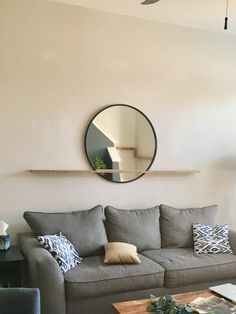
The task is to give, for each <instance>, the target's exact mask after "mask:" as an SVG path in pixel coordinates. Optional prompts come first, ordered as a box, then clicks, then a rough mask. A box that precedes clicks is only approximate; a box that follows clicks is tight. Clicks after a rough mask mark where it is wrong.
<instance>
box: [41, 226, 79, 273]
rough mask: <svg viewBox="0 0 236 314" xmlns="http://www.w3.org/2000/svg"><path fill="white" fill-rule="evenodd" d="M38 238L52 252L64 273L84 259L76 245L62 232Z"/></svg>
mask: <svg viewBox="0 0 236 314" xmlns="http://www.w3.org/2000/svg"><path fill="white" fill-rule="evenodd" d="M37 240H38V241H39V243H40V244H41V245H42V246H43V247H44V248H45V249H47V250H48V251H49V252H50V253H51V254H52V256H53V257H54V258H55V260H56V261H57V262H58V264H59V266H60V268H61V271H62V272H63V273H65V272H66V271H68V270H70V269H71V268H73V267H75V266H76V265H78V264H79V263H80V262H81V260H82V258H81V257H80V256H79V254H78V252H76V250H75V248H74V245H73V244H72V243H71V242H70V241H69V240H68V239H67V238H66V237H65V236H64V235H63V234H62V233H61V232H60V233H57V234H53V235H45V236H38V237H37Z"/></svg>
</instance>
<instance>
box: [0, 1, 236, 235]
mask: <svg viewBox="0 0 236 314" xmlns="http://www.w3.org/2000/svg"><path fill="white" fill-rule="evenodd" d="M0 39H1V40H0V219H1V220H5V221H7V222H8V223H9V224H10V225H11V226H10V229H9V232H10V234H11V236H13V238H14V236H15V235H16V234H17V232H19V231H22V230H25V229H27V227H26V224H25V222H24V220H23V218H22V214H23V212H24V211H25V210H42V211H55V210H59V211H62V210H69V209H86V208H90V207H92V206H93V205H96V204H98V203H101V204H103V205H106V204H111V205H113V206H117V207H123V208H124V207H125V208H137V207H140V208H144V207H148V206H153V205H156V204H159V203H166V204H170V205H173V206H202V205H208V204H212V203H217V204H218V205H219V208H220V213H219V217H218V221H220V222H229V223H230V224H231V225H232V226H233V227H236V219H235V206H236V126H235V117H236V89H235V84H236V63H235V55H236V40H235V37H231V36H227V34H224V35H220V34H215V33H209V32H203V31H197V30H192V29H186V28H181V27H175V26H171V25H167V24H162V23H156V22H150V21H149V22H148V21H144V20H139V19H135V18H129V17H122V16H119V15H112V14H108V13H102V12H96V11H92V10H87V9H82V8H79V7H69V6H65V5H62V4H55V3H48V2H47V1H44V0H35V1H32V0H21V1H14V0H2V1H1V2H0ZM115 103H127V104H130V105H133V106H136V107H137V108H139V109H140V110H142V111H143V112H144V113H145V114H146V115H147V116H148V117H149V118H150V119H151V121H152V123H153V125H154V127H155V129H156V132H157V136H158V143H159V145H158V146H159V147H158V153H157V157H156V160H155V162H154V164H153V167H152V168H153V169H156V168H165V169H176V168H186V169H188V168H196V169H200V170H201V174H198V175H193V176H188V177H178V176H175V177H156V176H150V177H147V176H146V177H142V178H141V179H140V180H138V181H135V182H133V183H128V184H114V183H110V182H107V181H103V179H101V178H100V177H97V176H93V175H91V176H78V175H70V174H68V175H59V174H58V175H35V174H31V173H28V172H27V169H30V168H62V169H64V168H65V169H66V168H80V169H85V168H89V166H88V163H87V161H86V159H85V154H84V148H83V137H84V132H85V129H86V126H87V122H88V121H89V119H90V118H91V117H92V115H93V114H94V113H95V112H96V111H98V110H99V109H101V108H102V107H103V106H106V105H109V104H115Z"/></svg>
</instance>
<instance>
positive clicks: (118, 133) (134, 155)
mask: <svg viewBox="0 0 236 314" xmlns="http://www.w3.org/2000/svg"><path fill="white" fill-rule="evenodd" d="M156 148H157V141H156V134H155V131H154V128H153V126H152V124H151V122H150V121H149V119H148V118H147V117H146V116H145V115H144V114H143V113H142V112H141V111H140V110H138V109H136V108H134V107H132V106H129V105H112V106H109V107H107V108H105V109H103V110H101V111H100V112H99V113H98V114H96V116H95V117H94V118H93V119H92V121H91V122H90V123H89V126H88V128H87V131H86V135H85V150H86V154H87V157H88V160H89V162H90V164H91V165H92V167H93V168H94V169H105V172H104V173H101V174H100V175H101V176H102V177H103V178H104V179H107V180H109V181H112V182H130V181H133V180H136V179H137V178H139V177H140V176H142V175H143V174H144V173H143V171H146V170H148V169H149V168H150V166H151V164H152V162H153V160H154V158H155V154H156ZM109 169H111V170H112V171H113V172H111V173H106V172H109Z"/></svg>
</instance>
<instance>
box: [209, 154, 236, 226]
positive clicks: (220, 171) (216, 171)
mask: <svg viewBox="0 0 236 314" xmlns="http://www.w3.org/2000/svg"><path fill="white" fill-rule="evenodd" d="M207 185H208V186H209V189H211V191H212V193H213V194H214V195H217V200H216V201H217V202H218V204H224V208H220V211H219V216H220V221H222V222H224V223H229V224H232V223H233V221H235V206H236V155H234V156H228V157H225V158H222V159H220V160H218V161H216V162H215V163H213V164H212V169H211V175H210V177H209V181H208V182H207Z"/></svg>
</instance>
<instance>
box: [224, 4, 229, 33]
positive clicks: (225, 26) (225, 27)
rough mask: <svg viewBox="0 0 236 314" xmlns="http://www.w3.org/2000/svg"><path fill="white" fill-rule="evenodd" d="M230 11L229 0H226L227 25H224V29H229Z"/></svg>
mask: <svg viewBox="0 0 236 314" xmlns="http://www.w3.org/2000/svg"><path fill="white" fill-rule="evenodd" d="M228 9H229V0H226V10H225V24H224V29H228Z"/></svg>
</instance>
